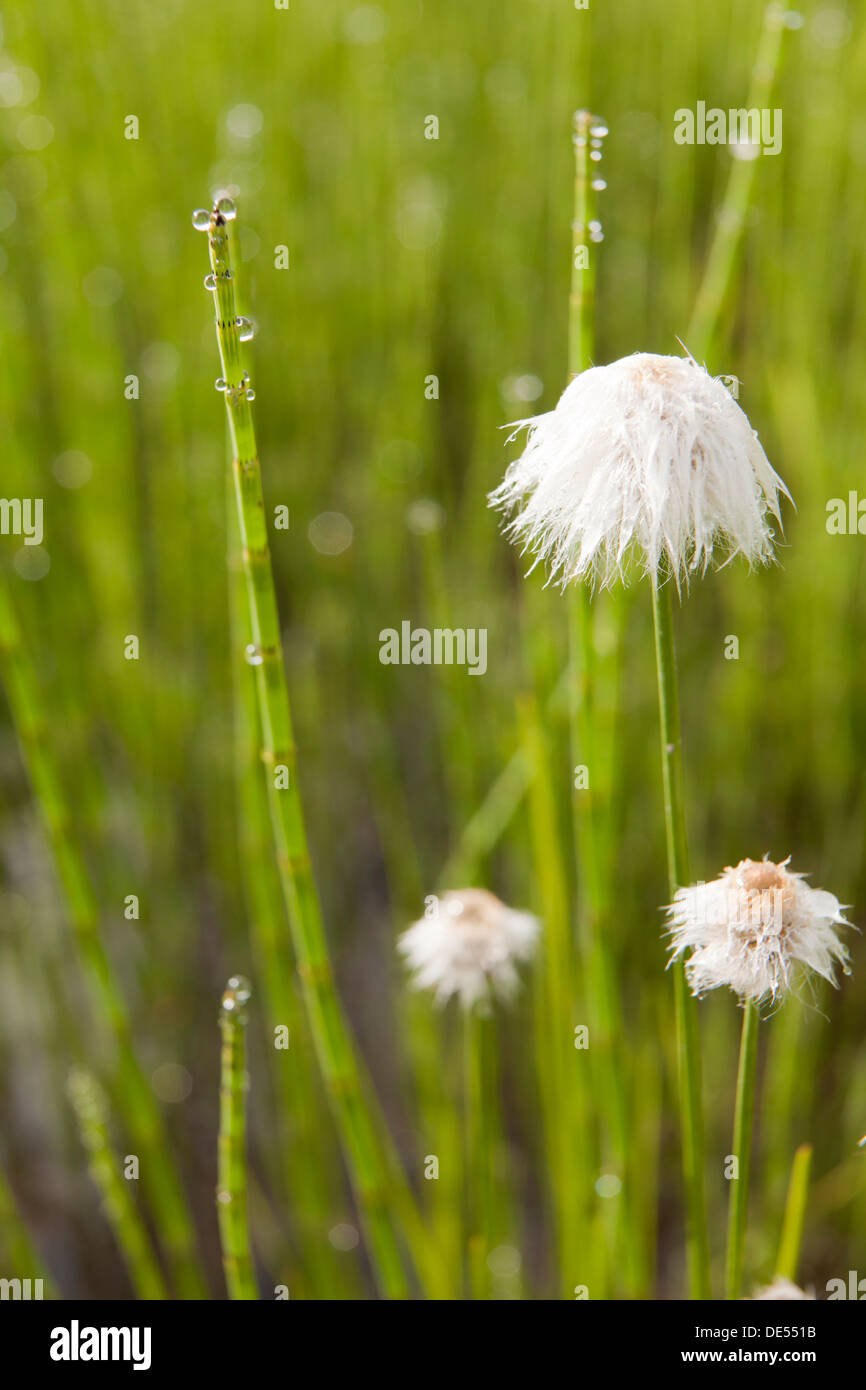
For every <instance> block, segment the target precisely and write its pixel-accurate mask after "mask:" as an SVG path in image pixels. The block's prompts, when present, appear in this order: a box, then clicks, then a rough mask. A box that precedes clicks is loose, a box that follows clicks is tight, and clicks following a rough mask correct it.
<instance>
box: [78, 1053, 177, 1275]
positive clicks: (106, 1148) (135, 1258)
mask: <svg viewBox="0 0 866 1390" xmlns="http://www.w3.org/2000/svg"><path fill="white" fill-rule="evenodd" d="M66 1089H67V1092H68V1094H69V1099H70V1100H71V1102H72V1106H73V1109H74V1110H75V1117H76V1119H77V1121H78V1130H79V1133H80V1135H81V1142H82V1143H83V1145H84V1148H85V1149H86V1151H87V1165H88V1168H89V1170H90V1176H91V1178H92V1179H93V1181H94V1183H95V1185H96V1187H97V1189H98V1190H99V1193H100V1196H101V1197H102V1209H103V1211H104V1213H105V1216H106V1219H107V1221H108V1224H109V1226H110V1227H111V1229H112V1232H113V1234H114V1238H115V1240H116V1241H117V1244H118V1246H119V1248H120V1252H121V1254H122V1256H123V1259H124V1262H125V1264H126V1267H127V1270H128V1271H129V1277H130V1279H131V1280H132V1284H133V1287H134V1289H135V1291H136V1294H137V1295H138V1297H139V1298H143V1299H148V1300H155V1299H164V1298H168V1296H169V1295H168V1290H167V1288H166V1285H165V1280H164V1278H163V1274H162V1270H161V1269H160V1267H159V1264H158V1263H157V1261H156V1259H155V1257H154V1254H153V1249H152V1247H151V1243H150V1237H149V1236H148V1233H147V1231H146V1229H145V1226H144V1222H143V1221H142V1219H141V1216H140V1214H139V1211H138V1207H137V1206H136V1204H135V1201H134V1199H133V1196H132V1191H131V1189H130V1185H129V1182H128V1181H127V1180H126V1178H125V1177H124V1176H122V1173H121V1160H120V1158H119V1156H118V1155H117V1154H116V1153H115V1152H114V1150H113V1149H112V1147H111V1142H110V1140H109V1136H108V1104H107V1100H106V1096H105V1093H104V1091H103V1089H102V1087H101V1086H100V1085H99V1083H98V1081H97V1080H96V1077H95V1076H93V1075H92V1074H91V1073H90V1072H89V1071H85V1070H84V1068H81V1067H76V1068H74V1069H73V1070H72V1071H71V1072H70V1073H69V1077H68V1079H67V1083H66Z"/></svg>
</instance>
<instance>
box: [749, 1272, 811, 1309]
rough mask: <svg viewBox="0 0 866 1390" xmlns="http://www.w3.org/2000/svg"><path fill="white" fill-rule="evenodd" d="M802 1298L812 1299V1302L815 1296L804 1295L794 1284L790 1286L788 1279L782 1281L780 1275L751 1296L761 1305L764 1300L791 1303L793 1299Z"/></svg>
mask: <svg viewBox="0 0 866 1390" xmlns="http://www.w3.org/2000/svg"><path fill="white" fill-rule="evenodd" d="M802 1298H806V1299H812V1301H813V1302H814V1300H815V1295H814V1294H813V1293H806V1292H805V1291H804V1290H803V1289H801V1288H799V1287H798V1286H797V1285H796V1284H792V1283H791V1280H790V1279H784V1278H783V1277H782V1275H781V1274H777V1275H776V1277H775V1279H774V1280H773V1282H772V1283H771V1284H767V1285H765V1287H764V1288H758V1289H755V1292H754V1293H753V1294H752V1299H753V1301H754V1302H755V1303H761V1302H762V1301H766V1300H776V1301H778V1302H793V1301H794V1300H795V1299H802Z"/></svg>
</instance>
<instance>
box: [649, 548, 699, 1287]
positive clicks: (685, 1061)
mask: <svg viewBox="0 0 866 1390" xmlns="http://www.w3.org/2000/svg"><path fill="white" fill-rule="evenodd" d="M665 580H666V576H665V575H663V574H658V575H656V576H654V580H653V585H652V593H653V621H654V627H655V650H656V670H657V674H658V693H659V727H660V733H661V754H662V787H663V792H664V807H665V839H666V845H667V860H668V881H669V888H670V894H671V899H673V895H674V894H675V893H676V891H677V889H678V888H680V887H684V886H685V885H686V884H687V883H688V881H689V858H688V841H687V839H686V819H685V804H684V797H683V760H682V739H681V733H680V711H679V693H678V689H677V663H676V650H675V646H674V627H673V605H672V602H671V582H670V580H668V581H667V582H665ZM671 969H672V971H673V975H674V1006H675V1012H676V1031H677V1069H678V1076H679V1103H680V1126H681V1130H682V1162H683V1181H684V1184H685V1189H686V1245H687V1249H688V1265H689V1286H690V1289H691V1294H692V1297H693V1298H699V1299H704V1298H709V1297H710V1251H709V1239H708V1235H707V1214H706V1199H705V1194H704V1126H703V1117H702V1114H701V1059H700V1041H699V1036H698V1019H697V1008H696V1006H695V1001H694V999H693V998H692V995H691V992H690V990H689V987H688V983H687V981H686V976H685V970H684V967H683V965H682V964H681V963H680V962H679V961H676V962H674V964H673V966H672V967H671Z"/></svg>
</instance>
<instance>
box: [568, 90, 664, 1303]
mask: <svg viewBox="0 0 866 1390" xmlns="http://www.w3.org/2000/svg"><path fill="white" fill-rule="evenodd" d="M598 129H604V126H603V124H602V123H601V121H600V119H599V118H598V117H596V116H593V115H592V114H591V112H589V111H577V112H576V113H575V117H574V222H573V232H574V237H573V255H572V270H571V293H570V297H569V332H568V372H569V378H572V377H574V376H577V375H578V374H579V373H580V372H583V371H585V370H586V369H587V368H588V367H590V366H592V363H593V359H594V355H595V286H596V255H597V250H596V247H597V244H598V243H597V242H594V241H593V240H592V233H591V228H592V227H593V226H594V225H595V224H596V220H597V198H596V191H595V189H594V188H593V179H592V173H591V168H592V166H591V163H590V158H589V156H590V153H591V149H590V144H591V139H592V131H593V130H598ZM584 262H586V263H585V264H584ZM594 627H595V605H594V603H593V601H592V596H591V594H590V592H589V590H588V589H587V587H586V586H585V585H580V586H579V587H578V589H577V590H576V591H572V592H571V593H570V594H569V623H568V638H569V661H570V667H571V673H572V676H571V679H572V691H571V701H570V709H569V715H570V718H569V726H570V737H571V754H572V765H573V766H577V765H578V764H584V765H586V766H587V767H588V769H589V786H588V787H577V786H573V789H572V818H573V824H574V838H575V854H576V859H577V863H578V870H579V871H578V892H579V899H580V937H581V945H582V954H583V964H584V970H585V973H586V982H587V1000H588V1004H589V1009H590V1028H591V1036H592V1044H591V1056H592V1059H593V1062H594V1076H595V1077H596V1090H597V1095H598V1099H599V1104H600V1107H601V1110H602V1113H603V1114H604V1117H605V1129H606V1131H607V1136H608V1142H609V1143H610V1144H611V1146H612V1148H613V1154H614V1162H615V1164H616V1166H617V1167H618V1169H619V1170H620V1172H621V1173H622V1176H623V1196H622V1201H621V1202H620V1203H618V1204H617V1206H616V1208H614V1211H615V1213H616V1215H617V1216H618V1217H620V1218H621V1219H620V1220H619V1222H618V1225H619V1227H620V1229H621V1233H622V1238H623V1246H624V1252H625V1260H624V1264H625V1270H624V1272H625V1275H626V1283H627V1285H628V1287H629V1289H630V1292H631V1293H632V1295H635V1294H638V1293H640V1291H641V1289H642V1287H643V1286H644V1283H645V1278H646V1271H645V1268H644V1262H643V1260H642V1257H641V1252H640V1229H639V1226H638V1223H637V1221H636V1220H635V1219H634V1214H633V1210H632V1208H633V1200H634V1192H633V1185H632V1182H631V1180H630V1177H629V1172H628V1170H629V1168H630V1166H631V1165H630V1162H629V1152H630V1151H629V1139H628V1134H629V1113H628V1110H629V1107H628V1099H627V1096H626V1089H625V1079H626V1074H627V1072H626V1067H625V1065H624V1048H625V1029H624V1026H623V1021H622V1017H621V1014H620V1010H619V1006H618V999H617V994H616V985H615V968H614V961H613V958H612V951H611V937H610V931H609V929H608V922H607V920H606V917H607V912H608V908H609V887H610V884H609V867H610V866H609V864H608V863H607V862H606V855H605V831H606V828H607V827H606V824H604V823H603V821H604V810H605V807H604V790H603V786H602V783H603V772H602V761H603V758H602V749H601V730H600V727H599V717H598V689H597V687H598V671H597V662H596V658H595V635H594ZM618 637H619V634H618Z"/></svg>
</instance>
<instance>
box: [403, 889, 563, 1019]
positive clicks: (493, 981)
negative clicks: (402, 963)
mask: <svg viewBox="0 0 866 1390" xmlns="http://www.w3.org/2000/svg"><path fill="white" fill-rule="evenodd" d="M539 930H540V923H539V922H538V919H537V918H536V917H533V916H531V914H530V913H528V912H515V911H514V909H513V908H510V907H506V905H505V903H503V902H500V901H499V899H498V898H497V897H495V896H494V894H493V893H488V892H487V890H486V889H484V888H464V889H461V890H460V891H459V892H450V893H443V895H442V896H441V897H440V898H433V899H431V900H430V903H429V906H428V913H427V915H425V916H424V917H422V918H421V920H420V921H418V922H414V923H413V925H412V926H411V927H409V929H408V931H405V932H404V933H403V935H402V936H401V937H400V940H399V942H398V950H399V951H400V952H401V954H402V955H403V956H404V957H405V959H406V963H407V965H408V966H409V969H410V970H411V971H412V972H413V976H414V978H413V980H412V984H413V985H414V987H415V988H416V989H432V990H434V991H435V995H436V1003H437V1004H444V1003H446V1001H447V1000H448V999H450V997H451V996H452V994H456V995H458V997H459V999H460V1002H461V1004H462V1005H463V1007H464V1008H466V1009H471V1008H472V1006H473V1005H474V1004H477V1003H481V1004H483V1005H485V1006H486V1005H487V1003H488V1002H489V1000H490V997H491V995H496V996H498V997H499V998H500V999H505V1000H507V999H509V998H510V997H511V996H512V994H513V993H514V991H515V989H516V988H517V984H518V975H517V964H518V962H520V961H525V960H529V959H530V958H531V956H532V955H533V954H534V951H535V946H536V942H537V940H538V933H539Z"/></svg>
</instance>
